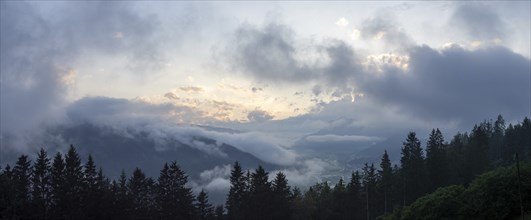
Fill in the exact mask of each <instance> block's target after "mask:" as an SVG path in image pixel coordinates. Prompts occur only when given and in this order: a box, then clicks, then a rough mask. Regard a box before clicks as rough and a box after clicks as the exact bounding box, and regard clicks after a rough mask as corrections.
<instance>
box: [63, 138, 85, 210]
mask: <svg viewBox="0 0 531 220" xmlns="http://www.w3.org/2000/svg"><path fill="white" fill-rule="evenodd" d="M64 180H65V193H66V197H65V198H66V200H67V201H66V206H67V210H65V214H66V216H67V218H75V219H79V218H81V216H83V214H84V213H83V210H82V202H83V201H82V199H81V198H80V195H81V194H82V192H83V167H82V166H81V159H80V158H79V154H78V153H77V151H76V149H75V148H74V146H73V145H70V148H69V149H68V152H67V153H66V155H65V172H64Z"/></svg>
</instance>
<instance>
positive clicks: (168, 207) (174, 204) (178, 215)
mask: <svg viewBox="0 0 531 220" xmlns="http://www.w3.org/2000/svg"><path fill="white" fill-rule="evenodd" d="M158 182H159V183H158V186H157V197H156V200H157V204H158V208H159V212H160V217H161V218H162V219H192V218H193V217H194V206H193V201H194V197H193V195H192V190H191V189H190V188H188V187H187V186H186V183H187V182H188V176H186V174H185V173H184V172H183V171H182V170H181V168H180V167H179V166H178V165H177V162H175V161H174V162H172V163H171V165H170V166H168V164H164V168H163V169H162V170H161V172H160V176H159V179H158Z"/></svg>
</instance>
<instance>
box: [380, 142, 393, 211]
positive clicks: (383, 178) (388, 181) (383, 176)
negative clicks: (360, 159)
mask: <svg viewBox="0 0 531 220" xmlns="http://www.w3.org/2000/svg"><path fill="white" fill-rule="evenodd" d="M378 176H379V179H380V181H379V183H378V188H379V189H380V190H381V191H382V193H383V197H384V198H383V200H384V201H383V210H384V214H387V212H388V211H389V204H390V203H389V194H390V193H389V190H390V189H391V186H392V184H393V168H392V167H391V160H389V155H388V154H387V150H385V151H384V154H383V156H382V160H381V162H380V170H378Z"/></svg>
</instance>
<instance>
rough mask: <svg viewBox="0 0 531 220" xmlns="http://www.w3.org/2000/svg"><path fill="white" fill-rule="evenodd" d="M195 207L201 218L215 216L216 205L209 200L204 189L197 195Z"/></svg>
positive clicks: (207, 219) (205, 219)
mask: <svg viewBox="0 0 531 220" xmlns="http://www.w3.org/2000/svg"><path fill="white" fill-rule="evenodd" d="M195 209H196V212H197V217H198V219H199V220H213V219H214V217H215V215H214V207H213V206H212V204H210V203H209V202H208V194H207V193H206V192H205V191H204V190H201V192H199V194H198V195H197V200H196V203H195Z"/></svg>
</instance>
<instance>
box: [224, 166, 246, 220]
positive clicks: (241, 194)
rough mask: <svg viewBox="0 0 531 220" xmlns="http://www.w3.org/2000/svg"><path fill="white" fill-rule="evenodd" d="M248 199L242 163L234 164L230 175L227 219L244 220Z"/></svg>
mask: <svg viewBox="0 0 531 220" xmlns="http://www.w3.org/2000/svg"><path fill="white" fill-rule="evenodd" d="M246 197H247V184H246V178H245V176H244V173H243V171H242V167H241V166H240V163H238V162H234V165H233V166H232V169H231V174H230V189H229V194H228V195H227V201H226V205H225V207H226V208H227V219H229V220H243V219H246V218H245V216H244V213H245V212H244V211H245V210H244V206H245V204H246V202H247V201H246Z"/></svg>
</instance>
